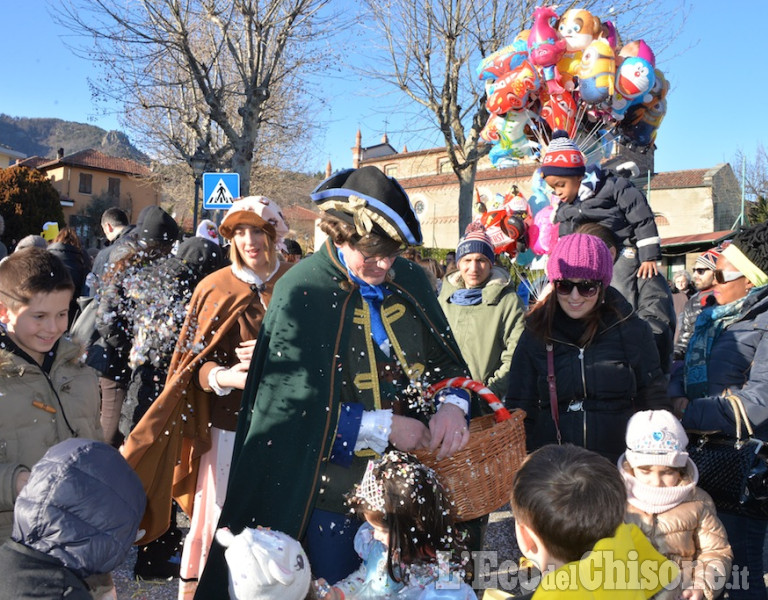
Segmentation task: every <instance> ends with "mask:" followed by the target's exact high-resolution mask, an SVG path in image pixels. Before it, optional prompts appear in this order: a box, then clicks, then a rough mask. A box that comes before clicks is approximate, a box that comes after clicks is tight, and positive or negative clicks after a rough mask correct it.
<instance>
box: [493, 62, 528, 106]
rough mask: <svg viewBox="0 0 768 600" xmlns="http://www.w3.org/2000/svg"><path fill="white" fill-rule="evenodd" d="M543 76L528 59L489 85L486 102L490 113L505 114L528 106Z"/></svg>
mask: <svg viewBox="0 0 768 600" xmlns="http://www.w3.org/2000/svg"><path fill="white" fill-rule="evenodd" d="M540 85H541V78H540V77H539V73H538V71H537V70H536V68H535V67H534V66H533V65H532V64H531V63H530V62H529V61H527V60H524V61H523V62H522V64H521V65H520V66H519V67H517V68H516V69H514V70H512V71H511V72H509V73H507V74H506V75H504V76H503V77H501V78H500V79H497V80H496V81H495V82H494V83H492V84H491V85H490V86H489V87H488V100H487V101H486V103H485V106H486V108H487V109H488V112H489V113H492V114H495V115H503V114H504V113H507V112H509V111H511V110H521V109H523V108H526V107H527V106H528V105H529V104H530V102H531V95H532V94H533V93H534V92H536V91H537V90H538V89H539V86H540Z"/></svg>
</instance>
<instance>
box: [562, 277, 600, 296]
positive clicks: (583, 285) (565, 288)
mask: <svg viewBox="0 0 768 600" xmlns="http://www.w3.org/2000/svg"><path fill="white" fill-rule="evenodd" d="M602 285H603V284H602V282H601V281H578V282H577V281H570V280H568V279H558V280H557V281H555V291H556V292H557V293H558V294H560V295H561V296H568V295H569V294H570V293H571V292H572V291H573V288H576V291H577V292H579V296H581V297H582V298H591V297H592V296H594V295H595V294H597V292H599V291H600V286H602Z"/></svg>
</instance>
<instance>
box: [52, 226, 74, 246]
mask: <svg viewBox="0 0 768 600" xmlns="http://www.w3.org/2000/svg"><path fill="white" fill-rule="evenodd" d="M53 241H54V243H56V242H61V243H62V244H69V245H70V246H74V247H75V248H78V249H80V238H79V237H77V232H76V231H75V230H74V229H72V228H71V227H65V228H64V229H62V230H61V231H59V235H57V236H56V237H55V238H53Z"/></svg>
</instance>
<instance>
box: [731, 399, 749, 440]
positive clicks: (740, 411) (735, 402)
mask: <svg viewBox="0 0 768 600" xmlns="http://www.w3.org/2000/svg"><path fill="white" fill-rule="evenodd" d="M726 400H728V402H730V403H731V409H732V410H733V415H734V418H735V420H736V437H737V438H738V439H739V440H741V439H742V437H741V425H742V423H743V424H744V429H746V430H747V435H748V437H753V436H754V430H753V429H752V424H751V423H750V422H749V417H748V416H747V410H746V409H745V408H744V404H743V403H742V401H741V398H739V397H738V396H734V395H730V396H726Z"/></svg>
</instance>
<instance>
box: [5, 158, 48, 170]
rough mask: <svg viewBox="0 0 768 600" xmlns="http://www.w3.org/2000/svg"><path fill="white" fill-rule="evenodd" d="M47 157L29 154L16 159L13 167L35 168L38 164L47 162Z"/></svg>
mask: <svg viewBox="0 0 768 600" xmlns="http://www.w3.org/2000/svg"><path fill="white" fill-rule="evenodd" d="M48 161H49V159H47V158H43V157H42V156H30V157H29V158H25V159H24V160H20V161H17V162H16V163H15V164H14V165H13V166H14V167H27V168H28V169H37V167H39V166H40V165H43V164H45V163H47V162H48Z"/></svg>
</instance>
